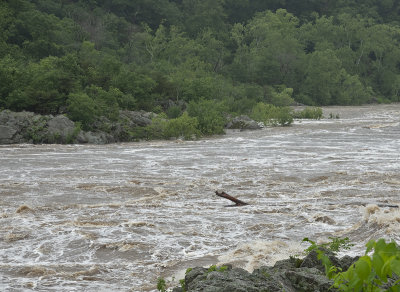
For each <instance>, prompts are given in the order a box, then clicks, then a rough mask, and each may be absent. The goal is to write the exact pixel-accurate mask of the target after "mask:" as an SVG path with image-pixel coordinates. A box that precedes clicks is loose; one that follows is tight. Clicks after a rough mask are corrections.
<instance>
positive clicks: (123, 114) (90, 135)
mask: <svg viewBox="0 0 400 292" xmlns="http://www.w3.org/2000/svg"><path fill="white" fill-rule="evenodd" d="M155 116H157V115H156V114H155V113H151V112H145V111H120V113H119V118H118V120H117V121H110V120H108V119H106V118H104V117H100V118H98V119H97V120H96V121H95V122H94V123H93V125H92V126H91V128H92V130H91V131H84V130H83V129H82V128H81V126H80V125H79V124H77V123H74V122H73V121H71V120H70V119H69V118H68V117H67V116H65V115H57V116H53V115H40V114H35V113H32V112H12V111H9V110H3V111H1V112H0V144H22V143H29V144H42V143H48V144H84V143H91V144H107V143H116V142H131V141H136V140H137V139H138V138H137V136H136V135H135V133H138V132H140V131H142V130H143V129H144V128H145V127H146V126H148V125H150V124H151V123H152V118H153V117H155ZM261 127H262V126H261V125H260V124H259V123H257V122H255V121H253V120H251V119H250V118H249V117H247V116H240V117H235V118H232V119H230V120H229V122H228V124H227V125H226V128H229V129H249V130H254V129H260V128H261Z"/></svg>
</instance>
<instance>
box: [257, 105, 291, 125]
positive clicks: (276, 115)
mask: <svg viewBox="0 0 400 292" xmlns="http://www.w3.org/2000/svg"><path fill="white" fill-rule="evenodd" d="M251 118H253V119H254V120H256V121H259V122H263V123H264V124H265V125H267V126H278V125H281V126H289V125H290V124H291V123H292V122H293V115H292V110H291V109H290V108H288V107H277V106H274V105H272V104H266V103H263V102H259V103H257V104H256V105H255V106H254V107H253V110H252V113H251Z"/></svg>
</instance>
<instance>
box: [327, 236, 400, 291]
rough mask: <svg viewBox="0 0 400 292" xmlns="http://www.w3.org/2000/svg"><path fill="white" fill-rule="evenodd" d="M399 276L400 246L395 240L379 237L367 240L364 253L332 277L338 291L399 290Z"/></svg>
mask: <svg viewBox="0 0 400 292" xmlns="http://www.w3.org/2000/svg"><path fill="white" fill-rule="evenodd" d="M372 251H373V253H372V255H368V254H369V253H370V252H372ZM399 277H400V247H399V246H398V245H397V244H396V243H395V242H390V243H386V242H385V240H384V239H379V240H378V241H374V240H371V241H369V242H368V243H367V250H366V252H365V255H364V256H362V257H360V258H359V259H358V260H357V262H355V263H354V264H353V265H352V266H351V267H350V268H349V269H348V270H347V271H345V272H339V273H337V274H335V275H334V276H333V277H332V278H333V279H334V281H335V284H334V287H336V288H338V289H339V290H340V291H400V279H399ZM389 279H392V281H389ZM393 279H394V280H393ZM396 279H397V280H396Z"/></svg>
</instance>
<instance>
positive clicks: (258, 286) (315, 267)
mask: <svg viewBox="0 0 400 292" xmlns="http://www.w3.org/2000/svg"><path fill="white" fill-rule="evenodd" d="M328 256H329V259H330V260H331V262H332V264H334V265H335V266H336V267H340V268H342V270H347V269H348V268H349V267H350V266H351V265H352V264H353V263H354V262H355V261H356V260H357V259H358V257H350V256H345V257H343V258H337V257H336V256H334V255H333V254H329V253H328ZM182 283H183V281H182ZM332 284H333V282H332V281H331V280H329V279H328V278H327V277H326V276H325V270H324V266H323V265H322V264H321V262H320V261H319V260H318V259H317V253H316V252H315V251H312V252H311V253H309V254H308V255H307V256H306V257H305V258H304V259H298V258H290V259H287V260H282V261H278V262H276V263H275V265H274V266H273V267H268V266H263V267H260V268H258V269H256V270H254V271H253V272H252V273H249V272H247V271H246V270H243V269H241V268H233V267H232V265H230V264H227V265H224V266H222V267H219V268H212V269H207V268H202V267H196V268H193V269H189V271H188V272H187V273H186V276H185V279H184V287H185V289H184V288H183V287H177V288H174V289H173V292H183V291H191V292H200V291H202V292H214V291H220V292H261V291H264V292H266V291H267V292H275V291H276V292H278V291H286V292H299V291H304V292H306V291H321V292H323V291H337V290H336V289H334V288H332V287H331V286H332Z"/></svg>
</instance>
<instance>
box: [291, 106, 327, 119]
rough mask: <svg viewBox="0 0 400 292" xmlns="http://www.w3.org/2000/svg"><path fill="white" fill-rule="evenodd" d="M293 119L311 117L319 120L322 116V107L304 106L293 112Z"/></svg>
mask: <svg viewBox="0 0 400 292" xmlns="http://www.w3.org/2000/svg"><path fill="white" fill-rule="evenodd" d="M293 117H294V118H295V119H312V120H320V119H321V118H322V108H320V107H306V108H305V109H303V110H301V111H298V112H294V113H293Z"/></svg>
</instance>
